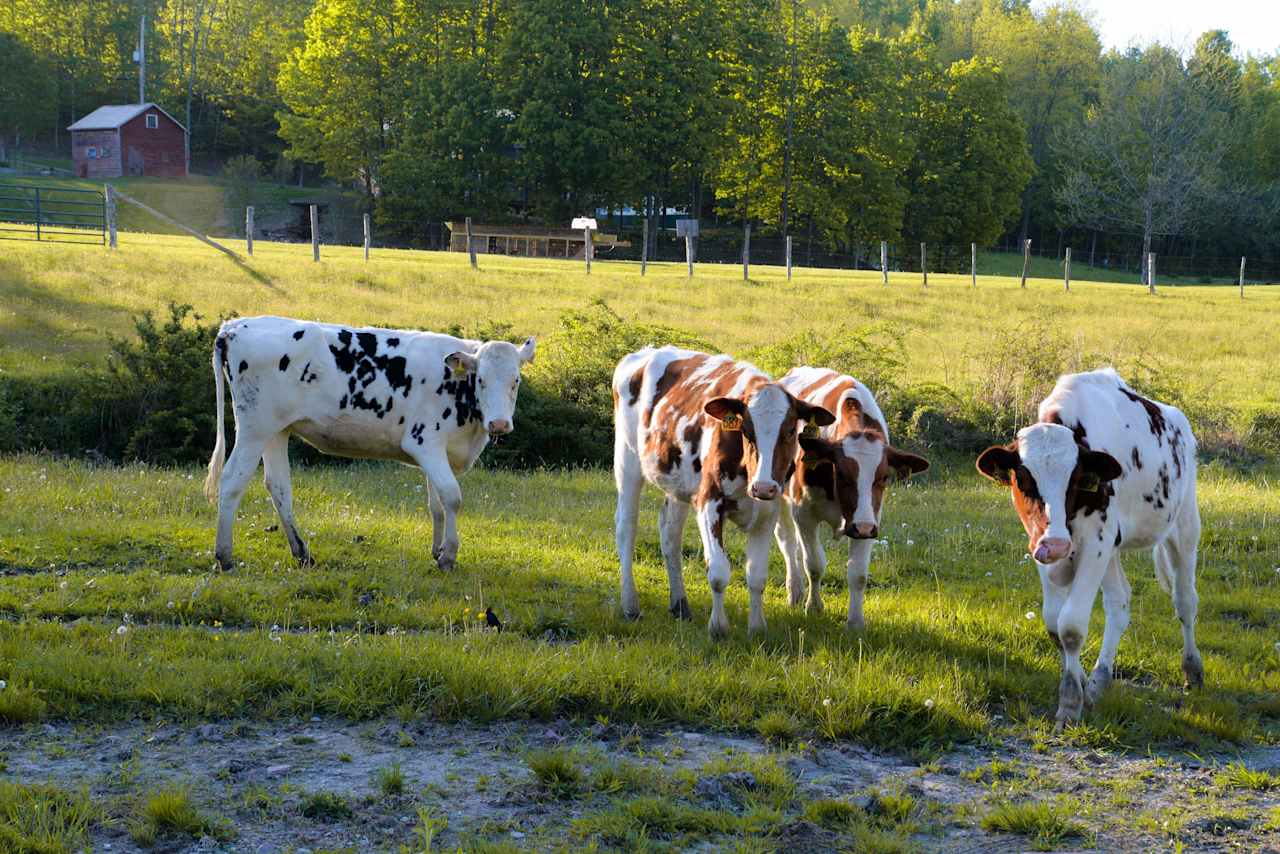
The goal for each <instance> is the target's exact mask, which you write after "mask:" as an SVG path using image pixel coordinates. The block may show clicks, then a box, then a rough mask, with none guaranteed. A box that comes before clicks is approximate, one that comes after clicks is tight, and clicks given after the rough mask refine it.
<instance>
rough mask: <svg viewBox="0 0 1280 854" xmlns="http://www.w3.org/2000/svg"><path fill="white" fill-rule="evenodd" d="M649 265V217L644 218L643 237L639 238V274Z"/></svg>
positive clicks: (642, 273)
mask: <svg viewBox="0 0 1280 854" xmlns="http://www.w3.org/2000/svg"><path fill="white" fill-rule="evenodd" d="M648 266H649V218H648V217H645V218H644V237H642V238H641V244H640V275H642V276H643V275H644V271H645V268H646V267H648Z"/></svg>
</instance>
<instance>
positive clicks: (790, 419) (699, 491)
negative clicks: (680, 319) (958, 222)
mask: <svg viewBox="0 0 1280 854" xmlns="http://www.w3.org/2000/svg"><path fill="white" fill-rule="evenodd" d="M613 417H614V445H613V474H614V479H615V480H616V482H617V487H618V511H617V517H616V534H617V545H618V557H619V560H620V562H621V570H622V612H623V614H624V615H625V616H627V617H628V618H635V617H638V616H639V615H640V602H639V597H638V595H637V593H636V584H635V579H634V577H633V575H632V560H633V558H634V552H635V542H636V517H637V515H638V513H639V505H640V490H641V488H642V486H643V485H644V482H645V481H646V480H647V481H649V482H650V483H652V484H654V485H655V486H657V487H658V488H659V489H661V490H662V491H663V492H664V493H666V501H665V502H664V503H663V505H662V514H661V518H660V522H659V536H660V540H661V542H662V555H663V558H664V559H665V561H666V565H667V578H668V580H669V582H670V597H671V598H670V611H671V613H672V614H673V615H674V616H676V617H677V618H680V619H689V618H690V617H691V614H690V611H689V600H688V598H687V597H686V595H685V590H684V575H683V573H682V570H681V554H680V545H681V542H682V540H683V534H684V523H685V520H686V519H687V518H688V514H689V508H690V506H692V507H694V508H695V509H696V510H697V515H698V531H699V533H700V534H701V535H702V547H703V552H704V555H705V557H706V563H707V581H708V583H709V584H710V586H711V618H710V621H709V622H708V624H707V628H708V631H709V632H710V633H711V636H712V637H720V636H723V635H725V634H727V633H728V631H729V619H728V616H727V615H726V614H725V609H724V591H725V588H726V587H727V586H728V584H729V558H728V556H727V555H726V554H725V549H724V540H723V534H724V522H725V520H726V519H731V520H733V521H734V522H735V523H736V524H737V525H739V526H740V527H742V528H743V529H745V530H746V532H747V570H746V576H747V589H748V591H749V592H750V597H751V612H750V617H749V619H748V623H747V630H748V632H750V633H756V632H759V631H762V630H763V629H764V628H765V619H764V609H763V606H762V601H761V600H762V596H763V595H764V587H765V581H766V579H767V577H768V570H769V541H770V539H771V536H772V534H773V530H774V526H775V525H776V523H777V519H778V512H779V505H780V503H781V502H779V501H778V500H777V499H778V498H779V497H780V496H781V494H782V491H783V490H784V489H785V488H786V485H787V482H788V480H789V479H790V478H791V475H792V474H793V472H794V469H795V465H796V463H795V461H796V451H797V446H798V435H799V430H800V428H801V427H803V426H804V425H805V424H806V423H814V424H818V425H826V424H830V423H831V422H832V421H834V420H835V417H834V416H833V415H832V414H831V413H830V412H828V411H827V410H825V409H823V408H822V407H820V406H813V405H811V404H808V403H805V402H804V401H802V400H797V399H796V398H795V397H793V396H792V395H791V394H790V393H788V392H787V390H786V389H785V388H783V387H782V386H781V385H779V384H778V383H775V382H773V381H772V380H770V378H769V377H768V376H767V375H766V374H764V373H763V372H761V371H760V370H758V369H756V368H755V367H754V366H752V365H750V364H747V363H746V362H739V361H736V360H734V359H733V358H732V357H731V356H723V355H721V356H711V355H708V354H706V353H697V352H694V351H691V350H681V349H677V348H675V347H662V348H658V349H654V348H651V347H647V348H645V349H643V350H640V351H639V352H636V353H632V354H631V355H629V356H627V357H625V358H624V359H623V360H622V361H621V362H619V363H618V367H617V369H616V370H615V371H614V374H613Z"/></svg>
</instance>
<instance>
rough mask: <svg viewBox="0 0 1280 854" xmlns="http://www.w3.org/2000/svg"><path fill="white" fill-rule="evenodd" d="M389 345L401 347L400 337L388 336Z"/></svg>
mask: <svg viewBox="0 0 1280 854" xmlns="http://www.w3.org/2000/svg"><path fill="white" fill-rule="evenodd" d="M387 346H388V347H399V346H400V339H399V338H388V339H387Z"/></svg>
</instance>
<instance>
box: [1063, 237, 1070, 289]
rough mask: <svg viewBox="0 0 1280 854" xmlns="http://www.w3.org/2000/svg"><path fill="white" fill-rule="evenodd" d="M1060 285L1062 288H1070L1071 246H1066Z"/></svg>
mask: <svg viewBox="0 0 1280 854" xmlns="http://www.w3.org/2000/svg"><path fill="white" fill-rule="evenodd" d="M1062 265H1063V266H1062V287H1063V290H1066V291H1068V292H1069V291H1070V290H1071V247H1070V246H1068V247H1067V255H1066V258H1064V259H1063V261H1062Z"/></svg>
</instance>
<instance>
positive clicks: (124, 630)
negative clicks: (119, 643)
mask: <svg viewBox="0 0 1280 854" xmlns="http://www.w3.org/2000/svg"><path fill="white" fill-rule="evenodd" d="M128 633H129V627H128V626H125V625H121V626H118V627H117V628H116V634H118V635H125V634H128Z"/></svg>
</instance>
